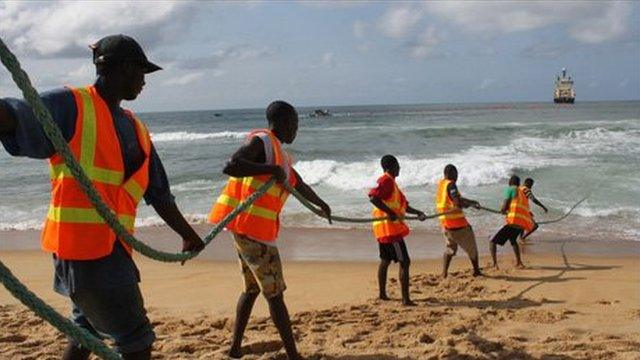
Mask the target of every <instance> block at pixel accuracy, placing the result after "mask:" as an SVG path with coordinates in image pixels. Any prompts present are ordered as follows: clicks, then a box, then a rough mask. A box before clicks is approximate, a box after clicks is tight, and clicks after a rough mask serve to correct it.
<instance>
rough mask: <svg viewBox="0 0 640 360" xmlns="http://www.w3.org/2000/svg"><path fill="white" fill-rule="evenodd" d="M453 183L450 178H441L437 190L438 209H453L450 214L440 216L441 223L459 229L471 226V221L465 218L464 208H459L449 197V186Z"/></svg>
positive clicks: (443, 225) (442, 210) (443, 210)
mask: <svg viewBox="0 0 640 360" xmlns="http://www.w3.org/2000/svg"><path fill="white" fill-rule="evenodd" d="M451 183H452V181H451V180H449V179H441V180H440V182H438V191H437V192H436V210H437V212H438V213H446V212H449V211H453V212H451V213H449V214H444V215H440V216H438V218H439V219H440V225H442V227H443V228H445V229H459V228H463V227H465V226H469V222H468V221H467V219H466V218H465V216H464V212H462V209H460V208H458V207H457V206H456V205H455V204H454V203H453V200H451V198H450V197H449V193H448V191H447V188H448V187H449V184H451Z"/></svg>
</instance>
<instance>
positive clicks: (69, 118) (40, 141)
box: [0, 88, 77, 159]
mask: <svg viewBox="0 0 640 360" xmlns="http://www.w3.org/2000/svg"><path fill="white" fill-rule="evenodd" d="M40 98H41V99H42V101H43V102H44V104H45V106H46V107H47V109H48V110H49V112H50V113H51V116H52V118H53V121H54V122H55V123H56V124H57V125H58V128H59V129H60V131H61V133H62V136H63V137H64V139H65V140H66V141H67V142H68V141H70V140H71V138H72V137H73V134H74V133H75V126H76V118H77V109H76V103H75V99H74V97H73V93H72V92H71V90H69V89H66V88H61V89H56V90H52V91H48V92H45V93H43V94H41V95H40ZM0 141H2V145H3V146H4V147H5V149H6V150H7V152H8V153H9V154H10V155H12V156H25V157H29V158H34V159H46V158H49V157H51V156H52V155H54V154H55V152H56V151H55V149H54V147H53V145H52V144H51V141H49V139H48V138H47V136H46V134H45V132H44V129H43V128H42V125H41V124H40V122H39V121H38V120H37V118H36V116H35V114H34V113H33V110H32V109H31V107H30V106H29V104H27V103H26V102H25V101H24V100H18V99H12V98H6V99H1V100H0Z"/></svg>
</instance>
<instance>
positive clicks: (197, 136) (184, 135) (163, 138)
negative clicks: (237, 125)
mask: <svg viewBox="0 0 640 360" xmlns="http://www.w3.org/2000/svg"><path fill="white" fill-rule="evenodd" d="M247 134H249V133H248V132H238V131H221V132H214V133H192V132H186V131H174V132H164V133H154V134H151V139H152V140H153V141H154V142H184V141H197V140H206V139H244V138H245V137H246V136H247Z"/></svg>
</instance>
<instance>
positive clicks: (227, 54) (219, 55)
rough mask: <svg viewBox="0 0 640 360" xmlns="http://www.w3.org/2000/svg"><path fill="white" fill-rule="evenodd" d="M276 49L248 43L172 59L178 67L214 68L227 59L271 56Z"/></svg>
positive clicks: (192, 68) (242, 59)
mask: <svg viewBox="0 0 640 360" xmlns="http://www.w3.org/2000/svg"><path fill="white" fill-rule="evenodd" d="M275 53H276V50H274V49H272V48H269V47H260V48H255V47H252V46H250V45H236V46H231V47H228V48H226V49H221V50H216V51H214V52H213V53H212V54H211V55H208V56H204V57H198V58H188V59H174V60H175V61H176V64H177V66H178V67H180V68H183V69H191V70H195V69H215V68H218V67H220V65H221V64H222V63H224V62H227V61H246V60H252V59H258V58H263V57H267V56H271V55H273V54H275Z"/></svg>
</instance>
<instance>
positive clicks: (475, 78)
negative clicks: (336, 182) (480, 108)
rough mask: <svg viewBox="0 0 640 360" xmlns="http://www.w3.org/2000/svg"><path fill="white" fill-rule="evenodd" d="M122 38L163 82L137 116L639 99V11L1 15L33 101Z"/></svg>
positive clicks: (399, 6)
mask: <svg viewBox="0 0 640 360" xmlns="http://www.w3.org/2000/svg"><path fill="white" fill-rule="evenodd" d="M117 33H123V34H127V35H130V36H132V37H134V38H136V39H137V40H138V41H139V42H140V43H141V45H142V46H143V48H144V49H145V51H146V52H147V55H148V57H149V59H150V60H151V61H153V62H155V63H157V64H159V65H161V66H162V67H163V68H164V70H162V71H159V72H156V73H153V74H149V75H148V76H147V78H146V82H147V84H146V86H145V89H144V91H143V93H142V94H141V95H140V97H139V98H138V99H137V100H136V101H135V102H132V103H130V104H127V106H128V107H131V108H133V109H134V110H137V111H172V110H176V111H179V110H198V109H231V108H262V107H265V106H266V105H267V104H268V103H269V102H271V101H273V100H276V99H282V100H286V101H289V102H291V103H292V104H294V105H296V106H322V107H325V106H338V105H356V104H362V105H365V104H428V103H451V102H456V103H459V102H513V101H551V99H552V96H553V86H554V80H555V76H556V75H557V74H558V73H559V72H560V71H561V69H562V68H563V67H566V68H567V69H568V71H569V73H570V74H571V75H572V76H573V77H574V79H575V87H576V93H577V101H597V100H639V99H640V2H637V1H628V2H627V1H601V2H598V1H540V2H525V1H514V2H508V1H498V2H494V1H484V2H483V1H467V2H465V1H462V2H458V1H449V2H437V1H431V2H420V1H414V2H398V1H394V2H382V1H375V2H374V1H341V2H321V1H313V2H312V1H283V2H274V1H255V2H206V1H200V2H189V1H153V2H145V1H136V2H108V1H100V2H98V1H93V2H78V1H75V2H67V1H48V2H35V1H24V2H13V1H0V37H1V38H2V39H3V41H4V42H5V43H6V44H7V45H8V46H9V47H10V48H11V49H12V50H13V51H14V52H15V53H16V55H17V56H18V58H19V59H20V61H21V63H22V65H23V67H24V68H25V69H26V70H27V72H28V73H29V74H30V76H31V78H32V81H33V82H34V84H35V85H36V86H37V88H38V90H39V91H44V90H48V89H52V88H56V87H59V86H62V85H76V86H80V85H85V84H90V83H91V82H92V81H93V80H94V79H95V68H94V66H93V64H92V63H91V52H90V50H89V48H88V45H89V44H92V43H94V42H95V41H97V40H98V39H100V38H101V37H103V36H106V35H110V34H117ZM6 96H18V90H17V88H16V87H15V85H14V84H13V82H12V81H11V79H10V77H9V74H8V72H6V71H5V70H0V97H6Z"/></svg>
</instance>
